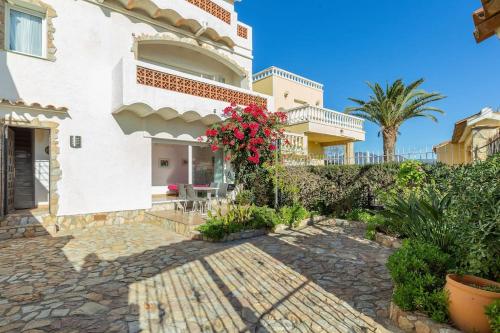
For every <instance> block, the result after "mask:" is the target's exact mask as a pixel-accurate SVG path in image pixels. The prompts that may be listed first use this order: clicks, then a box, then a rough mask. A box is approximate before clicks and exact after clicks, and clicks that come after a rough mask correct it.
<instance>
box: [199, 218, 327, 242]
mask: <svg viewBox="0 0 500 333" xmlns="http://www.w3.org/2000/svg"><path fill="white" fill-rule="evenodd" d="M325 219H327V217H325V216H311V217H308V218H306V219H303V220H301V221H300V222H298V223H296V224H295V225H294V226H289V225H287V224H278V225H276V226H275V227H274V229H266V228H260V229H250V230H243V231H238V232H234V233H230V234H228V235H225V236H224V237H222V238H221V239H213V238H210V237H207V236H204V235H203V234H202V233H201V232H199V231H195V232H193V233H192V236H191V239H195V240H204V241H207V242H214V243H225V242H232V241H236V240H241V239H248V238H253V237H259V236H263V235H267V234H269V233H273V232H281V231H284V230H297V229H302V228H305V227H307V226H310V225H313V224H314V223H317V222H320V221H324V220H325Z"/></svg>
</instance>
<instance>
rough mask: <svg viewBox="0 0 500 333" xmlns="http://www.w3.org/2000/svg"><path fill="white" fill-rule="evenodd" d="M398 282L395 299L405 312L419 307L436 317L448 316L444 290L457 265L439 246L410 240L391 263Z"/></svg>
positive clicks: (435, 318) (441, 318)
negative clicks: (451, 271) (446, 276)
mask: <svg viewBox="0 0 500 333" xmlns="http://www.w3.org/2000/svg"><path fill="white" fill-rule="evenodd" d="M387 267H388V269H389V272H390V274H391V277H392V280H393V282H394V285H395V289H394V294H393V300H394V302H395V303H396V304H397V305H398V306H400V307H401V308H402V309H403V310H405V311H415V310H419V311H422V312H424V313H426V314H428V315H429V316H430V317H431V318H432V319H434V320H436V321H440V322H444V321H446V320H447V318H448V310H447V306H448V300H447V295H446V294H445V293H444V292H443V286H444V284H445V275H446V272H447V271H448V270H449V269H450V268H451V267H453V261H452V258H451V257H450V255H448V254H446V253H444V252H443V251H441V250H440V249H439V248H438V247H437V246H434V245H431V244H427V243H424V242H421V241H416V240H406V241H404V242H403V246H402V247H401V248H400V249H399V250H397V251H396V252H394V253H393V254H392V255H391V256H390V257H389V261H388V263H387Z"/></svg>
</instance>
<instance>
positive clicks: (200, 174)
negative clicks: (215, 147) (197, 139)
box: [193, 146, 224, 185]
mask: <svg viewBox="0 0 500 333" xmlns="http://www.w3.org/2000/svg"><path fill="white" fill-rule="evenodd" d="M223 181H224V158H223V154H222V152H221V151H217V152H215V153H214V152H212V151H211V149H210V147H208V146H193V184H195V185H209V184H210V183H213V182H215V183H219V184H220V183H222V182H223Z"/></svg>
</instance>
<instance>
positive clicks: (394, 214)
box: [381, 187, 460, 251]
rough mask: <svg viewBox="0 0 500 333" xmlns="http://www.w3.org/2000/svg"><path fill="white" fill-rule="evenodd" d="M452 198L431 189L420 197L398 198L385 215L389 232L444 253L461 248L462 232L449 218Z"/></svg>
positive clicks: (387, 208)
mask: <svg viewBox="0 0 500 333" xmlns="http://www.w3.org/2000/svg"><path fill="white" fill-rule="evenodd" d="M450 202H451V199H450V196H449V195H445V196H443V195H440V194H439V193H437V191H436V190H435V189H434V188H432V187H430V188H428V189H426V190H423V193H422V194H420V195H419V196H418V195H417V194H415V193H410V195H409V197H408V198H407V199H405V198H404V197H395V198H394V199H393V200H392V201H391V202H389V203H387V206H386V207H385V209H386V210H385V211H383V212H382V213H381V214H382V215H383V216H384V217H385V218H386V219H387V221H388V223H387V224H386V226H387V228H388V229H389V230H390V231H391V232H394V233H396V234H398V235H400V236H401V237H404V238H410V239H416V240H420V241H425V242H427V243H430V244H433V245H435V246H437V247H439V248H440V249H441V250H443V251H451V249H454V248H455V245H456V244H457V240H458V236H459V234H460V228H459V225H458V223H454V221H451V220H449V219H447V218H446V210H447V209H448V208H449V206H450Z"/></svg>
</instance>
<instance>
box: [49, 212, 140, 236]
mask: <svg viewBox="0 0 500 333" xmlns="http://www.w3.org/2000/svg"><path fill="white" fill-rule="evenodd" d="M144 215H145V210H129V211H119V212H106V213H96V214H80V215H68V216H47V217H46V218H45V220H44V222H45V223H47V224H55V225H57V228H58V230H59V231H62V232H65V231H70V230H75V229H86V228H97V227H102V226H105V225H120V224H125V223H141V222H144Z"/></svg>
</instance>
